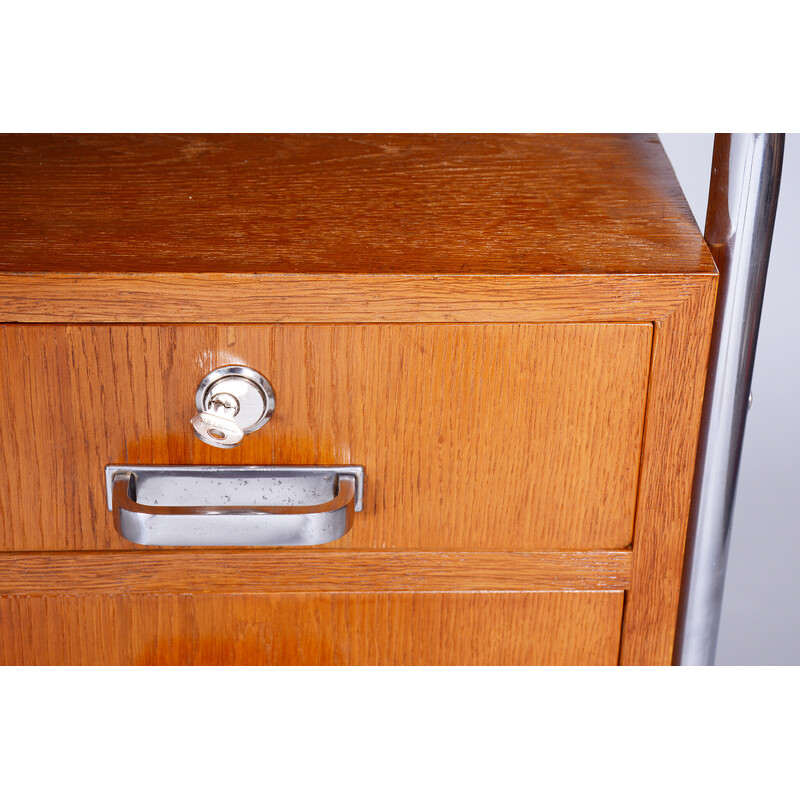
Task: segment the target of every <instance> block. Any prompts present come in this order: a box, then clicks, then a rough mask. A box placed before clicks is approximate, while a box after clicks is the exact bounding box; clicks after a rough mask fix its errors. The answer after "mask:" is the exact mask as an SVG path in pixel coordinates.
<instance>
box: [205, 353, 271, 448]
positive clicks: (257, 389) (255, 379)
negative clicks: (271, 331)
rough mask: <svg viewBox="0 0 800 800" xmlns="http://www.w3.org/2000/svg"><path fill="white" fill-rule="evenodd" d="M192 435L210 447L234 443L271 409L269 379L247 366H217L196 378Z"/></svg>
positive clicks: (264, 419) (255, 428) (256, 425)
mask: <svg viewBox="0 0 800 800" xmlns="http://www.w3.org/2000/svg"><path fill="white" fill-rule="evenodd" d="M195 406H196V407H197V414H196V415H195V416H194V417H193V419H192V428H194V433H195V436H197V438H198V439H200V441H201V442H205V443H206V444H210V445H211V446H212V447H222V448H231V447H237V446H238V445H239V444H241V443H242V440H243V439H244V437H245V436H246V435H247V434H248V433H252V432H253V431H256V430H258V429H259V428H260V427H261V426H262V425H264V424H265V423H266V422H267V421H268V420H269V418H270V417H271V416H272V414H273V412H274V411H275V392H274V391H273V389H272V385H271V384H270V382H269V381H268V380H267V379H266V378H265V377H264V376H263V375H262V374H261V373H260V372H257V371H256V370H254V369H251V368H250V367H244V366H238V365H234V366H227V367H219V368H218V369H215V370H213V371H211V372H209V373H208V375H206V376H205V378H203V380H202V381H200V385H199V386H198V387H197V392H196V393H195Z"/></svg>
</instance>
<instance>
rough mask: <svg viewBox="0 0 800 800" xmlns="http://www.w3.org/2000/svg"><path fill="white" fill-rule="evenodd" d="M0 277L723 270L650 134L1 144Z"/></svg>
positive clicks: (15, 139) (108, 138) (36, 139)
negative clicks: (48, 273) (14, 274)
mask: <svg viewBox="0 0 800 800" xmlns="http://www.w3.org/2000/svg"><path fill="white" fill-rule="evenodd" d="M0 270H2V271H5V272H26V273H30V272H46V271H54V272H172V271H176V272H235V273H243V272H244V273H346V274H354V273H355V274H357V273H365V274H366V273H369V274H376V273H377V274H391V273H397V274H406V275H409V274H410V275H414V274H443V275H453V274H459V275H465V274H467V275H468V274H473V273H474V274H484V275H485V274H497V275H514V274H542V273H544V274H548V273H550V274H604V273H607V274H625V273H633V274H647V273H656V274H665V273H671V274H686V273H690V274H697V273H706V274H708V273H713V272H714V271H715V268H714V264H713V261H712V259H711V256H710V254H709V253H708V250H707V249H706V247H705V244H704V242H703V239H702V236H701V234H700V231H699V230H698V228H697V225H696V223H695V221H694V218H693V216H692V213H691V211H690V209H689V206H688V204H687V203H686V200H685V198H684V196H683V194H682V192H681V189H680V186H679V185H678V181H677V179H676V178H675V175H674V173H673V171H672V167H671V166H670V164H669V161H668V160H667V157H666V155H665V153H664V151H663V149H662V147H661V144H660V142H659V140H658V137H657V136H655V135H645V134H631V135H616V134H596V135H590V134H567V135H553V134H440V135H434V134H386V135H383V134H363V135H345V134H307V135H306V134H303V135H298V134H270V135H249V134H248V135H195V134H191V135H188V134H187V135H161V134H159V135H149V134H148V135H141V134H137V135H116V134H115V135H27V134H25V135H19V134H7V135H3V136H0Z"/></svg>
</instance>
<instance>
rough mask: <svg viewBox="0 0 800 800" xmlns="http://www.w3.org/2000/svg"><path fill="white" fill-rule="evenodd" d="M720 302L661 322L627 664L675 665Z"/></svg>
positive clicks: (700, 303) (695, 304) (707, 301)
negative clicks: (686, 549) (712, 343)
mask: <svg viewBox="0 0 800 800" xmlns="http://www.w3.org/2000/svg"><path fill="white" fill-rule="evenodd" d="M715 298H716V286H715V285H711V286H709V287H708V288H707V289H706V290H705V291H702V292H698V293H697V294H696V295H695V296H694V297H693V298H692V299H691V300H689V301H687V302H686V303H685V304H684V305H683V306H681V307H680V308H679V309H678V310H677V311H676V312H675V313H674V314H672V315H671V316H670V317H668V318H667V319H665V320H662V321H660V322H658V323H657V324H656V333H655V338H654V341H653V366H652V373H651V378H650V393H649V397H648V403H647V421H646V423H645V438H644V447H643V450H642V467H641V477H640V480H639V499H638V507H637V513H636V529H635V532H634V538H633V575H632V581H631V589H630V591H629V592H628V594H627V598H626V604H625V623H624V629H623V642H622V653H621V659H620V663H622V664H670V663H672V650H673V645H674V639H675V625H676V622H677V615H678V601H679V598H680V586H681V574H682V571H683V554H684V547H685V543H686V528H687V525H688V517H689V504H690V501H691V492H692V480H693V477H694V464H695V454H696V452H697V432H698V429H699V427H700V415H701V412H702V405H703V391H704V389H705V379H706V366H707V363H708V348H709V343H710V337H711V326H712V324H713V312H714V301H715Z"/></svg>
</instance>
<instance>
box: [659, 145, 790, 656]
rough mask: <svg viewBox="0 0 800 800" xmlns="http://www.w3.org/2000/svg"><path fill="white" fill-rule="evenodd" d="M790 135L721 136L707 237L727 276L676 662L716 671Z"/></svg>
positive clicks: (721, 294)
mask: <svg viewBox="0 0 800 800" xmlns="http://www.w3.org/2000/svg"><path fill="white" fill-rule="evenodd" d="M783 146H784V135H783V134H776V133H753V134H717V135H716V138H715V140H714V157H713V163H712V167H711V188H710V190H709V198H708V214H707V216H706V230H705V239H706V242H707V243H708V246H709V248H710V250H711V253H712V255H713V256H714V261H715V262H716V264H717V268H718V269H719V273H720V276H719V293H718V296H717V306H716V315H715V320H714V334H713V338H712V342H711V351H710V355H709V369H708V379H707V383H706V394H705V401H704V406H703V423H702V428H701V433H700V442H699V445H698V454H697V466H696V471H695V482H694V493H693V497H692V512H691V518H690V521H689V536H688V540H687V551H686V560H685V564H684V578H683V587H682V595H681V609H680V615H679V619H678V632H677V639H676V643H675V657H674V662H675V663H677V664H686V665H708V664H713V663H714V653H715V650H716V644H717V633H718V631H719V617H720V611H721V606H722V590H723V585H724V581H725V566H726V562H727V556H728V542H729V536H730V527H731V518H732V516H733V502H734V497H735V494H736V479H737V475H738V472H739V458H740V455H741V450H742V440H743V438H744V426H745V418H746V415H747V409H748V398H749V395H750V383H751V380H752V376H753V359H754V354H755V347H756V338H757V336H758V325H759V320H760V318H761V306H762V303H763V299H764V285H765V282H766V277H767V264H768V262H769V251H770V245H771V243H772V231H773V228H774V225H775V211H776V208H777V204H778V191H779V188H780V178H781V166H782V163H783Z"/></svg>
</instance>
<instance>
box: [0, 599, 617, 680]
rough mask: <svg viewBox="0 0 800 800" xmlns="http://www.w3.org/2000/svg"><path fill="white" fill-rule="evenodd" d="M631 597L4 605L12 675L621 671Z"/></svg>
mask: <svg viewBox="0 0 800 800" xmlns="http://www.w3.org/2000/svg"><path fill="white" fill-rule="evenodd" d="M623 597H624V592H622V591H605V592H422V593H413V592H309V593H302V592H285V593H267V594H233V593H231V594H212V593H208V594H194V595H190V594H166V593H165V594H115V595H73V596H68V595H56V596H40V597H31V596H19V595H17V596H6V597H2V598H0V619H2V620H3V624H2V625H0V663H3V664H102V665H113V664H213V665H216V664H282V665H298V664H402V665H406V664H407V665H424V664H455V665H460V664H464V665H469V664H529V665H546V664H576V665H577V664H616V663H617V659H618V653H619V640H620V629H621V622H622V608H623Z"/></svg>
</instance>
